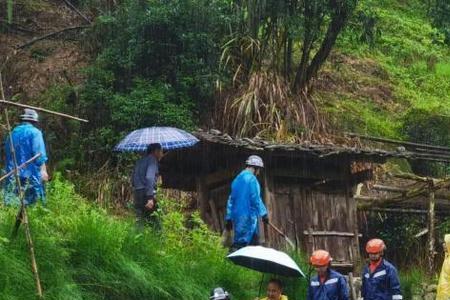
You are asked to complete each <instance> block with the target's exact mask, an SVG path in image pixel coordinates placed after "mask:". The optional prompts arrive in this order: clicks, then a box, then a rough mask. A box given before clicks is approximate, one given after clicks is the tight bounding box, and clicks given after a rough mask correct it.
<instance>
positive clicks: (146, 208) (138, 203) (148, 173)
mask: <svg viewBox="0 0 450 300" xmlns="http://www.w3.org/2000/svg"><path fill="white" fill-rule="evenodd" d="M162 157H163V150H162V147H161V145H160V144H151V145H149V146H148V148H147V154H146V155H145V156H143V157H142V158H141V159H139V160H138V161H137V162H136V165H135V167H134V171H133V176H132V185H133V189H134V207H135V210H136V223H137V225H138V227H139V228H143V226H144V225H145V224H146V223H149V222H151V219H152V218H151V217H152V214H153V213H154V212H155V211H156V208H157V205H156V186H157V181H158V173H159V170H158V163H159V161H160V160H161V159H162Z"/></svg>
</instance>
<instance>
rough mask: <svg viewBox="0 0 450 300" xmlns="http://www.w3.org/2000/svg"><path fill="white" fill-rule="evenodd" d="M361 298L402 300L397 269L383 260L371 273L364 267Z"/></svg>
mask: <svg viewBox="0 0 450 300" xmlns="http://www.w3.org/2000/svg"><path fill="white" fill-rule="evenodd" d="M361 296H362V297H363V299H364V300H402V299H403V296H402V293H401V291H400V280H399V278H398V274H397V269H396V268H395V267H394V266H393V265H392V264H391V263H389V262H388V261H387V260H385V259H383V261H382V262H381V264H380V265H379V266H378V267H377V268H376V269H375V271H374V272H373V273H370V269H369V266H365V267H364V270H363V273H362V287H361Z"/></svg>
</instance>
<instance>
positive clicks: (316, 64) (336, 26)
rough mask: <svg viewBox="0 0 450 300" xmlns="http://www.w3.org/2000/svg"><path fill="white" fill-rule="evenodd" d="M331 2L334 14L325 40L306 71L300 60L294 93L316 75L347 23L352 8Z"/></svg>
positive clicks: (305, 85) (303, 87) (304, 86)
mask: <svg viewBox="0 0 450 300" xmlns="http://www.w3.org/2000/svg"><path fill="white" fill-rule="evenodd" d="M333 2H334V3H333V7H335V14H334V15H333V17H332V19H331V22H330V24H329V25H328V29H327V32H326V35H325V38H324V39H323V41H322V45H321V46H320V48H319V50H318V51H317V53H316V55H315V56H314V58H313V59H312V61H311V63H310V64H309V65H308V66H307V68H306V70H304V69H303V68H305V66H304V65H302V63H304V62H303V58H302V62H301V63H300V66H299V69H298V71H297V76H296V79H295V83H294V91H295V92H298V91H300V90H303V89H305V88H306V87H307V85H308V84H309V82H310V81H311V79H312V78H313V77H314V76H316V75H317V72H318V71H319V69H320V68H321V67H322V65H323V64H324V62H325V61H326V60H327V58H328V56H329V55H330V53H331V50H332V49H333V46H334V44H335V43H336V40H337V37H338V36H339V33H340V32H341V31H342V29H343V28H344V26H345V24H346V22H347V19H348V17H349V15H350V12H352V11H353V8H351V7H343V6H342V5H338V4H337V1H333ZM305 12H306V11H305ZM305 16H306V15H305ZM309 51H311V49H309Z"/></svg>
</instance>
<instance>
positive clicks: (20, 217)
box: [0, 73, 44, 299]
mask: <svg viewBox="0 0 450 300" xmlns="http://www.w3.org/2000/svg"><path fill="white" fill-rule="evenodd" d="M0 96H1V97H2V99H4V98H5V92H4V89H3V80H2V74H1V73H0ZM4 112H5V118H6V126H7V129H8V136H9V146H10V150H11V154H12V157H13V162H14V175H15V179H16V184H17V187H18V190H19V199H20V210H19V214H18V216H17V220H16V224H17V222H18V221H19V220H20V221H21V222H22V223H23V225H24V228H25V236H26V240H27V244H28V249H29V252H30V259H31V270H32V272H33V275H34V280H35V284H36V292H37V296H38V297H39V299H43V298H44V296H43V292H42V286H41V280H40V278H39V271H38V267H37V263H36V255H35V253H34V246H33V239H32V237H31V231H30V225H29V223H28V215H27V209H26V206H25V202H24V191H23V190H22V185H21V182H20V177H19V168H18V165H17V156H16V151H15V149H14V144H13V138H12V131H11V124H10V122H9V115H8V108H7V107H5V108H4ZM19 224H20V223H19Z"/></svg>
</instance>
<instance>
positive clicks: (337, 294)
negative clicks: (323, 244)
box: [306, 250, 350, 300]
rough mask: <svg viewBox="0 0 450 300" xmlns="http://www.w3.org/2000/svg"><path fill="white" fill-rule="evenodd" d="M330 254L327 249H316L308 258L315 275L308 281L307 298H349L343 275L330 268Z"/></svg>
mask: <svg viewBox="0 0 450 300" xmlns="http://www.w3.org/2000/svg"><path fill="white" fill-rule="evenodd" d="M331 260H332V259H331V256H330V253H329V252H328V251H325V250H316V251H314V252H313V254H312V255H311V258H310V263H311V265H312V266H313V267H314V268H315V269H316V271H317V275H316V276H314V277H312V278H311V280H310V282H309V287H308V295H307V298H306V299H307V300H349V299H350V296H349V294H350V293H349V290H348V287H347V281H346V280H345V277H344V276H343V275H342V274H340V273H338V272H336V271H335V270H333V269H331V268H330V264H331Z"/></svg>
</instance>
